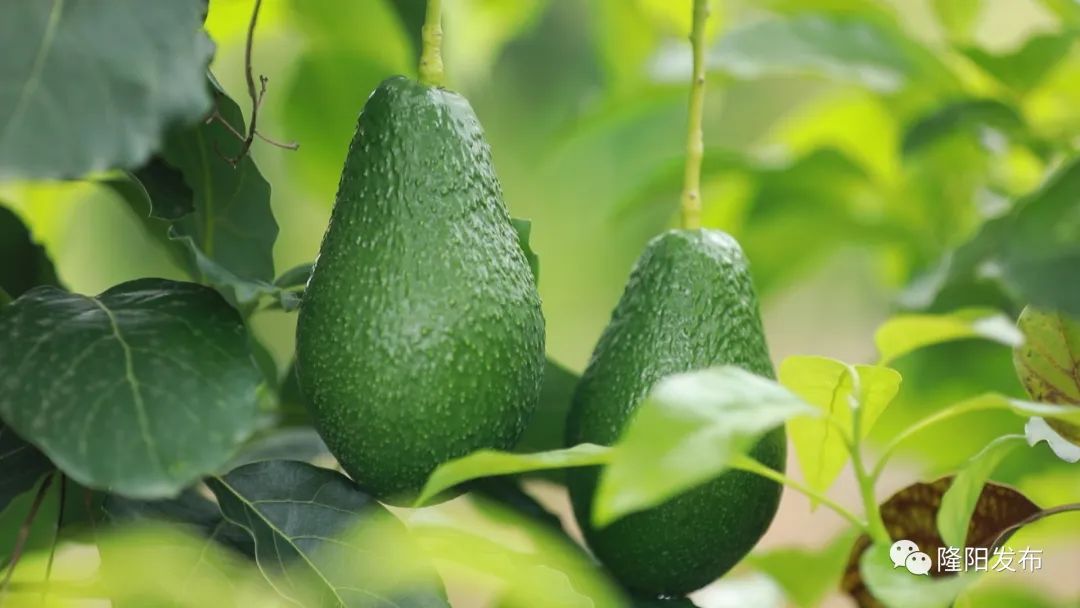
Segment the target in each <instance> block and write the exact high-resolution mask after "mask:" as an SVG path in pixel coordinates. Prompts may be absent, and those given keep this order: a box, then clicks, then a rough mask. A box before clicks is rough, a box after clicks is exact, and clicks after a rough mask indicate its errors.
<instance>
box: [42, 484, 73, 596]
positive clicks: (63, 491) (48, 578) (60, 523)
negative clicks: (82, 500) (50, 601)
mask: <svg viewBox="0 0 1080 608" xmlns="http://www.w3.org/2000/svg"><path fill="white" fill-rule="evenodd" d="M58 500H59V503H58V504H57V507H56V531H55V532H54V533H53V542H52V546H51V547H49V561H48V563H46V565H45V580H44V581H43V582H44V583H45V586H44V587H43V588H42V589H41V603H42V605H44V604H45V599H46V598H47V597H48V595H49V584H50V583H51V582H52V571H53V562H54V561H55V560H56V546H57V545H59V544H60V530H61V529H62V528H63V527H64V503H65V502H66V501H67V475H64V474H63V473H60V497H59V498H58Z"/></svg>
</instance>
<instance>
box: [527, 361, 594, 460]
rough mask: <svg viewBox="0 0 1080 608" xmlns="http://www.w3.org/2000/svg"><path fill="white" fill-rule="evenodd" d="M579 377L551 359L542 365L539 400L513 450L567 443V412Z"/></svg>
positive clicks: (535, 449)
mask: <svg viewBox="0 0 1080 608" xmlns="http://www.w3.org/2000/svg"><path fill="white" fill-rule="evenodd" d="M580 379H581V377H580V376H578V375H577V374H575V373H574V372H572V371H570V370H568V369H566V368H565V367H563V366H562V365H560V364H558V363H556V362H555V361H553V360H551V359H550V358H549V359H547V361H546V363H545V365H544V381H543V382H542V383H541V385H540V403H539V404H538V405H537V407H536V412H534V413H533V416H532V419H531V420H530V421H529V426H527V427H525V432H524V433H522V435H521V439H519V440H518V443H517V445H516V446H514V451H516V452H541V451H545V450H556V449H558V448H561V447H563V446H564V445H566V415H567V412H569V411H570V402H571V400H572V399H573V397H574V388H575V387H577V383H578V380H580Z"/></svg>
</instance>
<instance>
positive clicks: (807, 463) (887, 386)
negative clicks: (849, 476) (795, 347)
mask: <svg viewBox="0 0 1080 608" xmlns="http://www.w3.org/2000/svg"><path fill="white" fill-rule="evenodd" d="M852 369H854V371H855V373H856V374H858V379H859V395H857V396H856V395H853V394H852V388H853V384H852V378H851V374H850V371H849V370H852ZM779 378H780V383H781V384H783V385H784V386H785V387H786V388H787V389H789V390H790V391H792V392H793V393H795V394H796V395H798V396H799V397H801V398H802V399H803V400H805V401H806V402H807V403H809V404H811V405H813V406H814V407H815V408H817V409H819V410H820V412H821V416H818V417H814V418H809V417H804V418H796V419H794V420H792V421H790V422H789V423H788V434H789V436H790V437H791V441H792V443H793V444H794V445H795V453H796V455H797V456H798V459H799V465H800V467H801V468H802V471H803V477H804V478H805V480H806V483H807V484H808V485H809V486H810V487H811V488H813V489H815V490H818V491H821V492H823V491H825V490H827V489H828V488H829V487H830V486H831V485H832V484H833V482H834V481H835V480H836V478H837V476H838V475H839V474H840V471H841V470H842V469H843V468H844V465H845V464H847V461H848V459H849V458H850V457H851V454H850V451H849V448H848V446H849V445H850V444H851V443H852V441H853V439H854V437H853V435H854V422H855V420H854V417H855V416H856V415H858V416H860V434H861V437H859V439H860V440H861V439H862V438H864V437H866V435H867V434H868V433H869V432H870V429H871V428H873V426H874V423H875V422H876V421H877V419H878V417H879V416H881V414H882V412H884V411H885V408H887V407H888V406H889V403H891V402H892V400H893V398H894V397H896V393H897V392H898V391H899V390H900V382H901V378H900V374H899V373H897V372H896V370H893V369H890V368H887V367H878V366H873V365H856V366H853V367H849V366H847V365H846V364H844V363H843V362H841V361H837V360H835V359H828V358H826V357H807V356H796V357H788V358H787V359H785V360H784V361H783V363H781V365H780V373H779ZM856 403H857V404H858V406H859V409H858V411H856V407H855V406H856ZM815 506H816V503H815Z"/></svg>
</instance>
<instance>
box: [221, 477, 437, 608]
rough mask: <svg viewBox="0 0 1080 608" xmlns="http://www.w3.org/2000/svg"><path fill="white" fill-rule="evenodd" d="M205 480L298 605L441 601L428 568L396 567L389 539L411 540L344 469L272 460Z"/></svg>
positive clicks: (267, 571)
mask: <svg viewBox="0 0 1080 608" xmlns="http://www.w3.org/2000/svg"><path fill="white" fill-rule="evenodd" d="M207 484H208V485H209V486H210V489H211V490H212V491H213V492H214V495H215V496H216V497H217V499H218V504H219V505H220V506H221V511H222V513H223V514H224V515H225V518H226V519H227V520H228V521H230V522H231V523H233V524H236V525H237V526H240V527H241V528H243V529H244V530H246V531H247V533H248V534H249V535H250V536H251V538H252V539H253V540H254V542H255V559H256V560H257V562H258V564H259V568H260V569H261V570H262V571H263V574H264V575H265V576H266V578H267V579H268V580H269V581H270V583H271V584H272V585H274V587H275V588H276V589H277V591H278V592H279V593H280V594H282V595H283V596H284V597H286V598H289V599H292V600H294V601H295V602H297V603H298V604H300V605H302V606H349V607H353V606H362V607H365V608H367V607H375V606H378V607H384V606H385V607H391V606H399V607H401V608H407V607H424V608H427V607H439V608H446V607H447V606H448V604H447V602H446V599H445V598H444V595H443V592H442V589H441V587H440V585H439V584H438V583H437V582H436V578H435V575H434V573H433V572H431V573H428V572H423V569H420V568H418V567H417V564H415V563H414V568H409V569H404V568H403V569H399V566H402V563H401V561H402V555H397V556H393V557H392V554H393V550H394V548H395V547H394V545H396V549H397V550H402V549H403V548H407V546H408V545H410V543H411V541H410V539H409V538H408V536H407V534H406V533H405V531H404V529H402V528H401V525H400V523H398V522H397V520H396V519H395V518H394V516H393V515H391V514H390V512H389V511H387V510H386V509H385V508H383V507H382V506H381V505H379V504H378V503H377V502H375V500H374V499H372V498H371V497H370V496H368V495H367V494H365V493H364V492H363V491H361V490H360V488H358V487H357V486H356V485H355V484H354V483H353V482H352V481H350V480H349V479H348V478H347V477H345V476H344V475H342V474H340V473H337V472H335V471H330V470H328V469H321V468H318V467H315V466H312V465H309V464H306V463H302V462H295V461H288V460H272V461H267V462H259V463H255V464H249V465H246V466H243V467H240V468H238V469H235V470H233V471H232V472H230V473H229V474H228V475H224V476H221V477H213V478H210V479H208V480H207ZM365 541H370V542H372V544H371V545H370V546H368V545H367V544H366V543H365ZM375 541H378V543H377V544H375ZM387 543H393V544H389V545H388V544H387ZM414 557H415V556H414ZM414 569H415V570H414Z"/></svg>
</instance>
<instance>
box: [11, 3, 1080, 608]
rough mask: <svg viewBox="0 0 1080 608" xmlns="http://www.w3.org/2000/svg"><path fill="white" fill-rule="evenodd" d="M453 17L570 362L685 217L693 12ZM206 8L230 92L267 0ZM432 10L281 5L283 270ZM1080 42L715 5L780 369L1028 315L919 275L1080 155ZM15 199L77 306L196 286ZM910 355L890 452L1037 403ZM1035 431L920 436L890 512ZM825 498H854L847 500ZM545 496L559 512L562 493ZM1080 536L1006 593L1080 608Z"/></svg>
mask: <svg viewBox="0 0 1080 608" xmlns="http://www.w3.org/2000/svg"><path fill="white" fill-rule="evenodd" d="M444 5H445V6H444V12H445V31H446V34H445V36H446V37H445V44H446V47H445V61H446V66H447V67H446V70H447V77H448V82H449V85H450V87H451V88H453V89H455V90H458V91H460V92H461V93H463V94H464V95H465V96H466V97H467V98H468V99H469V100H470V101H471V102H472V104H473V106H474V108H475V109H476V112H477V113H478V115H479V116H480V119H481V121H482V123H483V125H484V127H485V129H486V131H487V134H488V138H489V141H490V143H491V146H492V148H493V151H494V157H495V162H496V167H497V169H498V173H499V177H500V178H501V180H502V184H503V187H504V190H505V194H506V201H507V203H508V205H509V206H510V209H511V214H512V215H514V216H515V217H520V218H528V219H531V220H532V222H533V224H532V247H533V249H534V250H535V251H536V252H537V253H538V254H539V256H540V266H541V273H540V292H541V296H542V298H543V303H544V313H545V315H546V318H547V331H548V335H547V340H548V350H549V354H550V355H551V357H552V358H554V359H555V360H557V361H559V362H560V363H563V364H564V365H566V366H567V367H569V368H571V369H574V370H578V371H580V370H581V369H582V368H583V367H584V364H585V363H586V361H587V359H588V356H589V354H590V352H591V349H592V347H593V344H594V343H595V341H596V339H597V337H598V336H599V334H600V332H601V330H602V328H603V327H604V325H605V323H606V322H607V320H608V317H609V315H610V312H611V309H612V307H613V306H614V304H615V302H616V300H617V299H618V297H619V295H620V293H621V291H622V287H623V285H624V283H625V280H626V277H627V274H628V272H629V270H630V267H631V266H632V264H633V262H634V260H635V259H636V257H637V255H638V254H639V253H640V251H641V250H642V248H643V247H644V244H645V243H646V242H647V240H648V239H649V238H651V237H652V236H654V235H656V234H658V233H659V232H660V231H662V230H664V229H665V228H667V227H669V226H673V225H674V221H675V219H676V218H675V210H676V206H677V203H678V193H679V188H680V185H681V179H682V163H683V149H684V145H685V122H686V97H687V91H686V85H685V83H686V80H687V79H688V75H689V65H690V55H689V46H688V44H687V43H686V36H687V34H688V32H689V25H690V15H691V11H690V0H444ZM210 7H211V8H210V13H209V16H208V19H207V28H208V30H209V32H210V34H211V37H212V38H213V39H214V41H215V43H216V44H217V53H216V57H215V59H214V63H213V66H212V69H213V72H214V73H215V75H216V76H217V77H218V79H219V80H220V81H221V83H222V84H223V85H224V87H225V89H226V90H227V91H228V92H230V93H231V95H232V96H233V97H234V98H235V99H237V100H238V101H239V100H242V99H243V97H244V91H245V85H244V80H243V74H244V72H243V69H244V64H243V43H244V40H245V36H246V28H247V22H248V19H249V17H250V11H251V2H249V1H247V0H213V1H212V2H211V3H210ZM423 8H424V3H423V1H422V0H352V1H349V2H344V1H340V0H338V1H331V0H291V1H290V0H267V1H266V2H265V3H264V6H263V14H262V16H261V18H260V22H259V26H258V31H257V35H256V41H255V49H254V71H255V72H256V73H257V74H265V75H266V76H268V77H269V85H268V93H267V97H266V102H265V105H264V108H263V113H262V114H261V115H260V123H259V124H260V131H261V132H262V133H264V134H267V135H268V136H271V137H274V138H276V139H279V140H293V141H297V142H299V143H300V149H299V151H296V152H291V151H286V150H281V149H278V148H275V147H273V146H270V145H266V144H262V143H259V142H256V144H255V147H254V150H253V154H254V156H255V158H256V159H257V161H258V163H259V165H260V168H261V170H262V172H263V173H264V175H265V176H266V177H267V179H268V180H269V181H270V183H271V184H272V187H273V198H272V203H273V208H274V213H275V215H276V217H277V220H278V223H279V224H280V228H281V231H280V236H279V238H278V241H277V245H276V249H275V259H276V266H277V269H278V271H279V272H281V271H283V270H285V269H287V268H290V267H293V266H295V265H297V264H301V263H304V262H309V261H311V260H312V259H314V257H315V255H316V252H317V250H318V247H319V242H320V239H321V237H322V234H323V231H324V229H325V227H326V222H327V220H328V218H329V214H330V209H331V206H332V204H333V201H334V193H335V190H336V187H337V181H338V177H339V174H340V171H341V166H342V162H343V160H344V156H345V152H346V148H347V145H348V142H349V140H350V139H351V137H352V134H353V130H354V126H355V122H356V117H357V114H358V112H359V110H360V108H361V107H362V106H363V104H364V101H365V99H366V98H367V96H368V95H369V94H370V92H371V91H372V90H373V89H374V88H375V86H376V85H377V84H378V83H379V82H380V81H381V80H382V79H384V78H386V77H388V76H390V75H393V74H414V72H415V65H416V62H417V61H416V58H417V52H416V48H417V45H418V39H419V33H420V23H421V21H422V18H423ZM1077 27H1080V3H1077V2H1075V1H1074V0H880V1H878V0H765V1H750V0H743V1H738V0H724V1H718V2H714V7H713V19H712V21H711V25H710V31H709V36H710V39H711V43H710V44H711V46H710V52H709V83H708V85H709V88H708V94H707V110H706V126H705V136H706V159H705V173H704V222H705V224H706V225H707V226H710V227H715V228H721V229H724V230H727V231H729V232H731V233H732V234H733V235H735V236H736V237H737V238H738V239H739V240H740V242H741V243H742V244H743V246H744V248H745V249H746V251H747V253H748V255H749V257H750V260H751V263H752V266H753V271H754V277H755V281H756V284H757V287H758V290H759V295H760V296H761V298H762V306H763V312H764V317H765V327H766V331H767V335H768V339H769V343H770V346H771V349H772V354H773V357H774V360H775V361H776V362H779V361H780V360H782V359H783V358H784V357H786V356H788V355H793V354H819V355H827V356H832V357H836V358H839V359H842V360H845V361H849V362H871V361H873V360H874V358H875V351H874V347H873V340H872V336H873V330H874V329H875V327H876V326H877V325H878V324H879V323H880V322H882V321H883V320H884V319H886V318H887V317H888V316H889V315H890V314H892V313H894V312H896V311H898V310H902V309H905V308H930V309H939V310H950V309H953V308H957V307H960V306H964V305H968V304H981V305H985V304H988V303H989V304H998V305H1000V306H1002V307H1004V308H1005V309H1006V312H1009V313H1013V314H1015V313H1017V312H1018V311H1017V310H1016V309H1014V308H1012V306H1011V305H1010V304H1008V303H1007V301H1006V300H1005V299H1003V298H1001V297H999V295H998V294H995V293H993V292H991V291H987V290H986V289H984V288H983V287H982V286H979V285H973V286H971V288H970V289H965V290H959V291H958V292H957V293H949V294H945V295H939V297H936V298H927V297H926V295H925V293H923V291H921V290H920V289H919V285H920V283H919V280H918V279H919V278H920V277H922V276H924V275H925V273H927V272H928V271H930V270H931V269H932V268H933V267H934V265H935V264H936V263H937V261H938V260H939V259H940V258H941V256H942V255H943V254H945V253H946V252H948V251H950V250H951V249H952V248H954V247H956V246H957V245H959V244H961V243H963V242H964V241H965V240H966V239H968V238H969V237H970V236H971V235H972V234H973V233H974V232H975V231H976V230H977V228H978V227H979V226H980V225H981V223H982V222H984V221H985V220H986V219H988V218H991V217H995V216H997V215H1000V214H1002V213H1004V212H1005V211H1007V210H1008V209H1009V208H1010V206H1011V205H1012V204H1013V202H1014V201H1015V200H1018V199H1019V198H1020V197H1022V196H1024V195H1025V194H1027V193H1029V192H1031V191H1033V190H1034V189H1035V188H1037V187H1038V186H1039V185H1040V184H1041V183H1042V180H1043V179H1044V177H1045V175H1046V174H1047V172H1048V171H1050V170H1052V169H1053V168H1054V166H1055V164H1056V163H1058V162H1060V159H1061V157H1062V155H1063V154H1068V153H1069V152H1072V151H1074V150H1075V149H1076V147H1077V145H1080V45H1077V44H1076V37H1075V34H1074V32H1075V28H1077ZM241 105H242V106H243V105H246V104H245V103H244V102H241ZM248 110H249V108H245V112H247V111H248ZM0 198H2V199H4V200H5V201H6V202H9V203H10V204H12V206H13V207H14V209H15V210H16V211H17V212H18V213H19V214H20V215H21V216H22V217H23V218H24V220H25V221H26V222H27V224H28V225H29V226H30V227H31V229H32V230H33V232H34V234H35V237H36V238H37V239H38V240H40V241H41V242H43V243H44V244H45V245H46V246H47V248H48V250H49V252H50V254H51V256H52V258H53V260H55V262H56V265H57V268H58V272H59V275H60V278H61V280H62V281H63V282H64V283H65V284H66V285H67V286H69V287H70V288H71V289H72V290H74V291H79V292H84V293H97V292H99V291H102V290H104V289H106V288H108V287H109V286H111V285H114V284H116V283H119V282H122V281H125V280H129V279H132V278H136V277H142V276H161V277H167V278H177V279H181V278H183V276H184V275H183V273H182V272H181V271H180V270H179V269H178V268H177V267H175V266H174V265H173V262H172V261H171V259H170V257H169V256H168V255H167V254H166V253H165V252H164V251H163V250H161V249H159V246H158V245H157V244H156V242H155V241H154V240H153V239H151V238H150V237H148V236H146V235H145V234H144V232H143V230H142V228H141V225H140V223H139V220H138V218H136V217H134V216H133V215H132V214H131V212H130V210H129V209H128V208H127V206H126V205H125V204H124V203H123V202H122V201H121V200H119V198H117V197H116V196H115V195H114V194H113V193H112V191H111V190H109V189H108V188H106V187H104V186H101V185H100V184H98V183H96V182H92V181H83V182H68V183H50V184H32V183H27V184H19V183H16V184H11V183H9V184H5V185H3V186H0ZM253 323H254V326H255V331H256V332H257V334H258V335H259V336H260V337H261V338H262V339H263V341H264V342H265V343H266V344H267V345H268V346H269V347H270V350H271V352H272V353H273V355H274V357H275V359H276V362H277V363H278V365H279V367H280V369H281V370H282V371H283V372H284V370H285V368H286V367H287V365H288V364H289V361H290V359H291V354H292V349H293V331H294V323H295V315H293V314H286V313H282V312H275V311H266V312H260V313H258V314H257V315H256V316H255V317H254V319H253ZM897 366H898V368H899V369H900V371H901V372H902V373H903V375H904V385H903V389H902V392H901V395H900V398H899V399H898V400H897V402H896V403H894V405H893V406H892V408H891V409H890V410H889V411H888V412H887V413H886V414H885V416H884V417H883V419H882V421H881V423H880V424H879V427H878V428H877V430H876V431H875V435H877V436H878V437H879V438H881V437H888V436H890V435H891V434H893V433H895V432H896V430H897V429H899V428H902V427H903V426H904V425H906V424H909V423H910V422H911V421H913V420H915V419H918V418H920V417H922V416H925V415H926V414H927V413H928V412H931V411H934V410H935V409H936V408H938V407H940V406H941V405H943V404H945V403H949V402H952V401H955V400H957V399H959V398H963V397H966V396H971V395H973V394H976V393H978V392H983V391H988V390H998V391H1002V392H1006V393H1009V394H1014V395H1021V394H1022V391H1021V389H1020V386H1019V384H1018V383H1017V381H1016V379H1015V374H1014V373H1013V371H1012V362H1011V354H1010V353H1009V351H1008V350H1007V349H1005V348H1002V347H1001V346H997V345H993V344H988V343H981V342H960V343H954V344H948V345H943V346H939V347H934V348H931V349H928V350H926V351H923V352H920V353H918V354H915V355H911V356H909V357H906V358H904V359H902V360H901V361H899V362H898V363H897ZM1020 426H1021V422H1020V421H1019V419H1018V418H1016V417H1014V416H1012V415H1009V414H987V413H981V414H975V415H974V416H968V417H965V418H961V419H959V420H958V421H957V422H956V423H955V424H952V425H946V426H943V427H940V428H939V429H938V430H934V431H930V432H929V433H926V434H924V435H921V436H920V437H919V438H918V439H917V440H916V441H915V442H913V443H912V444H911V445H910V446H909V448H908V450H907V452H906V453H905V455H904V456H905V457H904V458H902V459H898V460H897V461H896V462H897V465H895V466H894V467H893V470H892V471H891V472H890V474H889V475H888V476H887V478H886V481H885V483H884V484H883V487H882V488H881V498H885V497H887V496H888V495H889V494H890V493H891V492H892V491H895V490H897V489H899V488H901V487H903V486H905V485H907V484H908V483H910V482H912V481H915V480H917V479H922V480H928V479H932V478H934V477H936V476H938V475H941V474H943V473H945V472H946V471H948V470H950V469H951V468H954V467H955V466H956V465H957V464H958V463H960V462H962V461H964V460H965V459H967V458H968V457H970V456H971V455H972V454H973V453H975V452H976V451H978V449H980V448H981V447H982V446H983V445H985V444H986V443H987V441H989V440H990V439H991V438H993V437H996V436H997V435H999V434H1002V433H1004V432H1017V431H1019V430H1020ZM1078 467H1080V465H1072V466H1070V465H1066V464H1064V463H1061V462H1060V461H1058V460H1056V459H1055V458H1054V457H1053V456H1052V454H1051V453H1050V452H1049V450H1048V449H1046V447H1045V446H1044V445H1043V446H1038V447H1037V448H1035V449H1032V450H1029V451H1026V452H1025V454H1024V455H1022V456H1020V455H1017V456H1015V457H1013V458H1011V459H1010V460H1009V461H1008V462H1007V463H1006V465H1005V466H1004V467H1003V468H1002V469H1001V470H1000V471H998V474H997V475H996V477H997V478H998V479H1000V480H1001V481H1004V482H1007V483H1011V484H1014V485H1016V486H1017V487H1019V488H1020V489H1021V490H1022V491H1024V492H1025V493H1026V494H1027V495H1028V496H1029V497H1030V498H1032V499H1033V500H1034V501H1035V502H1037V503H1039V504H1040V505H1044V506H1048V505H1053V504H1059V503H1064V502H1075V501H1078V500H1080V468H1078ZM789 468H790V470H792V471H796V470H797V467H796V466H795V465H794V464H793V465H792V466H791V467H789ZM834 492H835V493H836V495H837V496H838V497H839V499H840V500H841V501H842V502H845V503H846V504H851V505H854V504H857V495H856V491H855V489H854V485H853V484H850V483H844V482H841V484H840V485H839V486H838V487H837V488H836V489H835V490H834ZM540 493H541V495H542V496H543V497H544V499H545V502H548V503H550V504H552V505H553V506H555V507H557V508H562V507H561V506H560V505H561V504H562V501H563V497H562V496H561V495H560V494H559V493H558V492H554V491H549V490H547V489H544V488H541V489H540ZM563 512H564V513H565V510H563ZM841 532H843V527H842V521H841V520H839V519H838V518H836V517H835V516H833V515H832V514H831V513H829V512H827V511H815V512H811V511H810V509H809V505H808V503H807V502H806V501H805V500H804V499H802V498H801V497H799V496H796V495H794V494H793V493H791V492H788V493H786V494H785V499H784V503H783V505H782V510H781V514H780V516H778V518H777V520H776V521H775V523H774V524H773V527H772V529H771V530H770V532H769V534H768V536H767V537H766V538H765V540H764V541H763V543H762V546H761V549H760V550H762V551H771V550H776V549H779V548H783V547H797V548H799V549H800V550H802V551H806V552H809V554H810V555H814V554H815V553H814V552H816V551H818V550H821V549H822V548H826V547H828V545H829V543H830V541H831V540H833V539H834V538H835V537H836V535H837V534H839V533H841ZM1078 535H1080V517H1068V516H1066V517H1060V518H1057V519H1052V520H1048V521H1046V522H1044V523H1041V524H1039V525H1036V526H1032V527H1031V529H1030V530H1028V531H1025V532H1024V533H1023V535H1022V536H1018V537H1017V539H1016V542H1018V543H1019V544H1020V545H1024V544H1030V545H1031V546H1033V547H1037V548H1041V549H1044V557H1043V570H1042V571H1041V572H1040V573H1037V574H1031V573H1018V574H1017V575H1016V576H1015V577H1012V578H1014V579H1016V580H1015V582H1016V583H1018V584H1021V585H1024V586H1026V587H1028V588H1029V589H1030V593H1032V594H1035V595H1037V596H1045V599H1046V600H1047V601H1048V602H1049V601H1052V602H1054V603H1057V604H1062V603H1064V604H1068V605H1076V604H1072V603H1070V602H1073V601H1075V600H1076V599H1077V598H1080V580H1078V579H1077V577H1076V576H1075V573H1076V572H1077V571H1078V570H1080V543H1078V542H1077V539H1078V538H1080V536H1078ZM1017 577H1019V578H1017ZM747 585H749V586H755V585H756V587H754V591H753V592H755V593H761V594H766V595H767V594H769V593H774V595H773V596H771V597H773V598H774V601H775V597H776V596H775V590H774V588H773V587H770V583H769V581H768V580H763V579H762V577H761V576H759V575H756V574H754V573H753V567H752V566H747V567H745V568H743V569H742V571H740V572H738V573H736V575H735V576H733V577H728V578H726V579H725V580H724V582H722V583H720V584H717V585H715V586H714V587H713V588H710V589H707V590H705V591H703V592H701V593H700V594H699V596H698V597H699V599H700V600H701V603H702V605H703V606H726V605H739V606H745V605H751V604H747V603H745V602H746V599H745V598H746V597H748V596H746V595H742V596H740V597H741V598H742V600H740V602H739V603H732V604H729V603H725V602H727V601H728V600H727V599H725V598H728V597H729V595H727V594H728V592H729V591H730V590H731V589H735V588H738V589H740V592H742V593H745V592H746V588H745V587H746V586H747ZM740 586H742V587H740ZM766 595H762V596H761V597H763V598H764V597H766ZM750 597H752V596H750ZM762 601H764V600H762ZM833 601H834V602H840V601H841V600H839V599H837V598H834V599H833ZM1026 601H1032V602H1034V601H1036V599H1034V596H1032V598H1029V600H1026ZM754 605H758V604H754ZM760 605H768V604H764V603H763V604H760ZM1017 605H1018V604H1017ZM1029 605H1037V604H1029Z"/></svg>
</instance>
